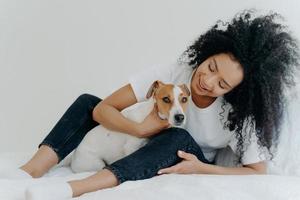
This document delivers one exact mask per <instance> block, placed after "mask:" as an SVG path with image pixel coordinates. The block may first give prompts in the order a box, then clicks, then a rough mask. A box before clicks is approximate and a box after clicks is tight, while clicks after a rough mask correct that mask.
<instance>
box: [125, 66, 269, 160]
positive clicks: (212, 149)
mask: <svg viewBox="0 0 300 200" xmlns="http://www.w3.org/2000/svg"><path fill="white" fill-rule="evenodd" d="M194 72H195V70H193V69H192V67H191V66H188V65H187V64H182V63H177V62H176V63H173V64H170V65H156V66H152V67H150V68H147V69H145V70H143V71H140V72H139V73H137V74H134V75H132V76H131V77H130V78H129V83H130V84H131V87H132V89H133V91H134V94H135V96H136V98H137V101H138V102H142V101H145V100H146V94H147V91H148V89H149V88H150V86H151V84H152V83H153V82H154V81H155V80H160V81H162V82H164V83H172V84H183V83H185V84H186V85H187V87H188V88H189V89H190V83H191V78H192V75H193V73H194ZM222 100H223V97H218V98H217V99H216V100H215V101H214V102H213V103H212V104H211V105H210V106H208V107H206V108H199V107H197V106H196V105H195V104H194V102H193V100H192V98H190V100H189V102H188V107H187V111H186V117H187V122H186V125H185V129H186V130H187V131H188V132H189V133H190V135H191V136H192V137H193V138H194V140H195V141H196V142H197V144H198V145H199V146H200V147H201V149H202V151H203V153H204V156H205V157H206V159H208V160H209V161H213V160H214V158H215V155H216V152H217V150H218V149H220V148H224V147H226V146H228V145H229V146H230V147H231V149H232V150H233V152H236V145H237V139H236V138H235V136H234V132H233V131H232V132H231V131H229V130H228V129H224V128H223V126H224V121H226V120H227V115H228V111H229V109H230V105H228V104H227V105H226V106H223V108H224V109H225V110H223V109H222V107H221V106H222ZM220 113H222V114H221V115H222V116H224V117H222V116H221V115H220ZM222 118H223V120H221V119H222ZM254 131H255V130H254ZM244 133H246V132H245V128H244ZM247 141H250V143H249V145H248V146H247V149H246V151H245V152H244V156H243V158H242V164H244V165H246V164H251V163H256V162H260V161H263V160H266V157H265V154H264V151H262V149H260V148H259V146H258V144H257V137H256V135H255V132H253V131H252V133H251V136H250V140H249V139H248V140H245V142H244V143H247Z"/></svg>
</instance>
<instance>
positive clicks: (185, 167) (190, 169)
mask: <svg viewBox="0 0 300 200" xmlns="http://www.w3.org/2000/svg"><path fill="white" fill-rule="evenodd" d="M177 154H178V156H179V157H180V158H183V160H182V161H181V162H180V163H178V164H176V165H173V166H172V167H168V168H164V169H160V170H159V171H158V172H157V174H172V173H175V174H199V173H201V172H200V171H202V170H201V168H203V166H204V165H205V163H203V162H201V161H200V160H199V159H198V158H197V157H196V156H195V155H194V154H191V153H186V152H184V151H178V152H177Z"/></svg>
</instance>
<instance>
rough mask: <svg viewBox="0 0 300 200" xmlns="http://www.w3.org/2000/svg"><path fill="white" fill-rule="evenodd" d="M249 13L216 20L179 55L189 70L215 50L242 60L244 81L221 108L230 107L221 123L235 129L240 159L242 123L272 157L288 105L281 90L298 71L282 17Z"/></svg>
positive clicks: (243, 144) (291, 83)
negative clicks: (224, 19)
mask: <svg viewBox="0 0 300 200" xmlns="http://www.w3.org/2000/svg"><path fill="white" fill-rule="evenodd" d="M253 12H255V11H254V10H245V11H243V12H241V13H239V14H237V15H236V16H235V17H234V18H233V20H232V21H231V22H227V23H224V22H223V21H221V20H219V21H218V22H217V23H216V24H215V25H214V26H213V27H211V28H210V29H209V30H208V31H207V32H205V33H204V34H202V35H201V36H200V37H199V38H198V39H197V40H196V41H195V42H194V43H193V44H192V45H191V46H189V47H188V48H187V50H186V51H184V53H183V54H182V57H181V58H184V59H187V61H186V62H187V63H188V65H189V66H191V67H193V68H197V67H198V66H199V65H200V64H201V63H202V62H203V61H205V60H206V59H207V58H208V57H210V56H212V55H215V54H219V53H229V54H231V55H233V56H234V58H235V59H236V60H237V61H239V62H240V63H241V65H242V67H243V69H244V79H243V81H242V82H241V83H240V84H239V85H238V86H237V87H236V88H234V89H233V90H232V91H230V92H229V93H227V94H225V95H224V101H223V106H222V108H223V109H224V106H225V105H226V104H227V103H229V104H230V105H231V109H230V111H229V114H228V118H227V120H226V121H225V123H224V127H225V128H228V129H229V130H230V131H234V132H235V137H236V138H237V140H238V145H237V153H238V160H237V162H238V163H241V161H242V157H243V154H244V151H245V150H246V148H247V145H246V142H245V140H246V137H245V134H244V133H243V128H244V127H245V126H246V127H250V129H248V130H250V131H253V130H255V134H256V136H257V138H258V145H259V146H260V147H261V148H262V147H266V148H267V150H268V151H269V155H270V158H271V159H273V157H274V156H273V153H272V152H273V151H272V149H273V148H274V149H275V150H276V149H277V144H278V138H279V134H280V127H281V121H282V117H283V110H284V107H285V105H286V99H285V97H284V90H285V89H286V88H292V86H295V80H294V74H295V72H297V71H298V70H299V68H298V66H299V49H298V47H297V41H296V39H295V38H293V37H292V36H291V34H290V33H289V32H287V31H286V30H285V29H286V26H284V25H282V24H280V23H277V22H275V19H283V17H282V16H281V15H279V14H277V13H273V12H272V13H270V14H268V15H264V16H260V17H255V18H253V19H251V18H252V16H253V14H254V13H253ZM220 26H221V27H220ZM220 116H222V113H220ZM246 134H249V133H246Z"/></svg>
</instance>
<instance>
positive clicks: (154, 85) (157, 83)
mask: <svg viewBox="0 0 300 200" xmlns="http://www.w3.org/2000/svg"><path fill="white" fill-rule="evenodd" d="M161 84H163V83H162V82H161V81H159V80H156V81H154V82H153V83H152V85H151V87H150V88H149V90H148V92H147V95H146V98H147V99H149V98H150V97H152V96H153V94H154V92H155V91H156V90H157V88H159V87H160V86H161Z"/></svg>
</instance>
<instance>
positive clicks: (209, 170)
mask: <svg viewBox="0 0 300 200" xmlns="http://www.w3.org/2000/svg"><path fill="white" fill-rule="evenodd" d="M266 168H267V167H266V163H265V162H264V161H262V162H258V163H254V164H249V165H244V166H243V167H222V166H217V165H211V164H206V163H200V164H199V165H198V171H199V173H201V174H223V175H243V174H266V173H267V169H266Z"/></svg>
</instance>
